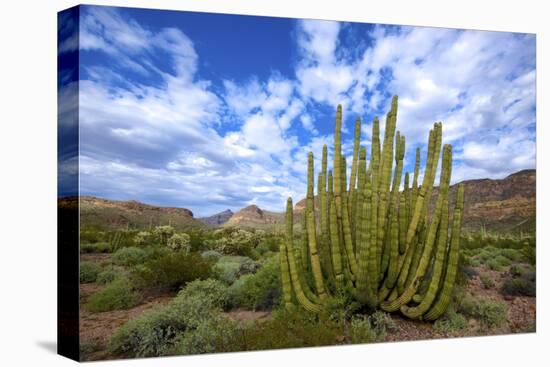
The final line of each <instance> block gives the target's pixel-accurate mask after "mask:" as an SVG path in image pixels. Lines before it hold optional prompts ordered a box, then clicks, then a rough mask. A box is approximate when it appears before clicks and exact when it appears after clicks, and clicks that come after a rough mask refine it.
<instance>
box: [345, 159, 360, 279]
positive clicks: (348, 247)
mask: <svg viewBox="0 0 550 367" xmlns="http://www.w3.org/2000/svg"><path fill="white" fill-rule="evenodd" d="M342 167H343V170H344V171H343V172H342V177H346V176H345V172H346V171H345V167H346V160H345V158H342ZM343 184H344V185H343V187H344V188H345V187H346V185H345V179H344V180H343ZM343 191H344V192H342V228H343V234H344V248H343V249H344V251H345V254H346V259H345V262H346V263H347V264H348V266H349V271H350V275H351V279H352V280H353V279H354V277H355V274H357V260H356V259H355V249H354V248H353V241H352V238H351V225H350V220H349V212H348V210H347V207H348V206H347V202H348V199H349V198H348V195H347V193H346V192H345V190H343Z"/></svg>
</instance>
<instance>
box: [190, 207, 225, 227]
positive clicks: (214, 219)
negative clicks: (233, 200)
mask: <svg viewBox="0 0 550 367" xmlns="http://www.w3.org/2000/svg"><path fill="white" fill-rule="evenodd" d="M232 216H233V212H232V211H231V209H227V210H224V211H223V212H219V213H218V214H214V215H211V216H209V217H202V218H197V219H198V220H200V221H201V222H203V223H204V224H208V225H211V226H221V225H222V224H224V223H225V222H227V221H228V220H229V219H230V218H231V217H232Z"/></svg>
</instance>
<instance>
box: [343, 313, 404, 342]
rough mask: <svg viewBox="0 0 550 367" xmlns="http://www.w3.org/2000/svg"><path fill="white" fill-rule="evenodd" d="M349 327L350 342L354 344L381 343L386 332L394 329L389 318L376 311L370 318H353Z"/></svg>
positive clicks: (385, 314)
mask: <svg viewBox="0 0 550 367" xmlns="http://www.w3.org/2000/svg"><path fill="white" fill-rule="evenodd" d="M350 325H351V329H350V334H351V335H350V336H351V342H352V343H354V344H356V343H376V342H383V341H385V340H386V338H387V335H388V331H390V330H393V329H395V322H394V321H393V319H392V318H391V316H390V315H389V314H387V313H385V312H382V311H376V312H374V313H373V314H372V315H370V316H354V317H353V318H352V319H351V323H350Z"/></svg>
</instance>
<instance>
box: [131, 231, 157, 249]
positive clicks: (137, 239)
mask: <svg viewBox="0 0 550 367" xmlns="http://www.w3.org/2000/svg"><path fill="white" fill-rule="evenodd" d="M152 242H153V234H152V233H151V232H147V231H141V232H138V233H137V234H136V235H135V236H134V243H135V244H136V245H137V246H145V245H150V244H152Z"/></svg>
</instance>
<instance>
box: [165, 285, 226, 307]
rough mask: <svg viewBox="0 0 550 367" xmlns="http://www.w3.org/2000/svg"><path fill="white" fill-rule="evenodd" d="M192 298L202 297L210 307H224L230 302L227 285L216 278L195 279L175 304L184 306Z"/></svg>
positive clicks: (204, 302) (180, 294) (202, 300)
mask: <svg viewBox="0 0 550 367" xmlns="http://www.w3.org/2000/svg"><path fill="white" fill-rule="evenodd" d="M191 298H200V299H201V302H202V303H203V304H204V305H206V306H207V307H208V308H224V307H225V306H226V305H227V303H228V301H229V300H228V294H227V286H226V285H225V284H223V283H222V282H220V281H218V280H215V279H206V280H195V281H193V282H190V283H189V284H187V286H186V287H185V288H183V289H182V290H181V291H180V292H179V293H178V295H177V296H176V298H175V299H174V300H173V302H172V303H173V304H175V305H180V304H182V303H183V304H182V305H181V308H184V306H185V302H187V300H188V299H191Z"/></svg>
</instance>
